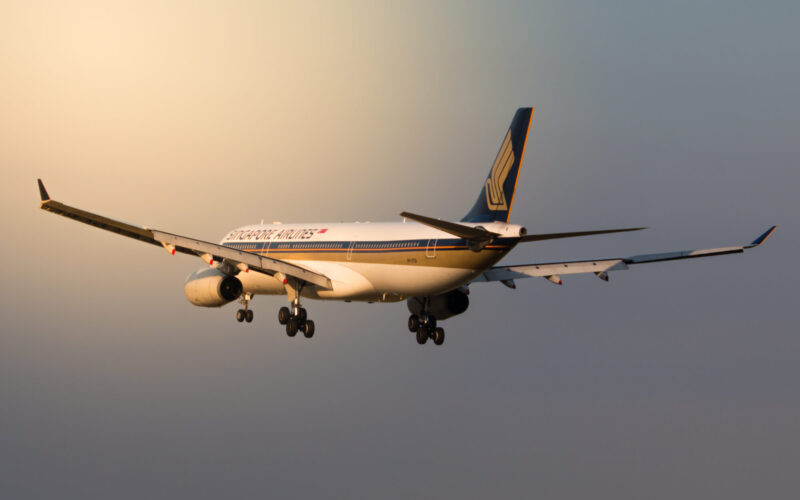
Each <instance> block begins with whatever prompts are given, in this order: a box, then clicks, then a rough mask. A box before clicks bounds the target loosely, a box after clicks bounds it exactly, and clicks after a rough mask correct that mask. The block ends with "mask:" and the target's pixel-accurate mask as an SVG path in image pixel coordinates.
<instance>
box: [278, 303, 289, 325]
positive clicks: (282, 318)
mask: <svg viewBox="0 0 800 500" xmlns="http://www.w3.org/2000/svg"><path fill="white" fill-rule="evenodd" d="M291 316H292V314H291V313H290V312H289V308H288V307H286V306H284V307H281V308H280V309H278V323H280V324H282V325H285V324H286V323H288V322H289V318H290V317H291Z"/></svg>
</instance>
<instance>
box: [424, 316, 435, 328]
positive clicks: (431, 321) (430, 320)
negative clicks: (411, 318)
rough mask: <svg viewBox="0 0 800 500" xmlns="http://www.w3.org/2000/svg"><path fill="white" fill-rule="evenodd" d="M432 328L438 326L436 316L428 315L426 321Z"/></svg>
mask: <svg viewBox="0 0 800 500" xmlns="http://www.w3.org/2000/svg"><path fill="white" fill-rule="evenodd" d="M425 324H426V325H428V327H430V329H431V330H433V329H434V328H436V316H432V315H430V314H429V315H428V318H427V321H426V322H425Z"/></svg>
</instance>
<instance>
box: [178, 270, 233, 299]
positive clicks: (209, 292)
mask: <svg viewBox="0 0 800 500" xmlns="http://www.w3.org/2000/svg"><path fill="white" fill-rule="evenodd" d="M183 292H184V293H185V294H186V298H187V299H189V302H191V303H192V304H194V305H196V306H202V307H219V306H224V305H225V304H227V303H228V302H231V301H233V300H236V299H238V298H239V296H240V295H241V294H242V282H241V281H239V279H238V278H236V277H235V276H229V275H227V274H223V273H221V272H219V271H217V270H216V269H214V268H210V267H208V268H204V269H198V270H197V271H195V272H193V273H192V274H190V275H189V277H188V278H186V284H185V285H184V287H183Z"/></svg>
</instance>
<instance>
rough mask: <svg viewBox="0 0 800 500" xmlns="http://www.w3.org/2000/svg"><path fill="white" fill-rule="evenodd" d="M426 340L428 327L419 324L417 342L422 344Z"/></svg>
mask: <svg viewBox="0 0 800 500" xmlns="http://www.w3.org/2000/svg"><path fill="white" fill-rule="evenodd" d="M427 341H428V329H427V328H426V327H425V326H421V327H420V328H419V330H417V344H420V345H422V344H424V343H425V342H427Z"/></svg>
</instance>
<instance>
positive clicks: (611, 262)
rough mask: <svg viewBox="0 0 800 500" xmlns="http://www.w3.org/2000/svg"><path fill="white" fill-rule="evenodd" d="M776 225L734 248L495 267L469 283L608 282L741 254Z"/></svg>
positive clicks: (755, 244) (772, 230)
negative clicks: (655, 265) (634, 270)
mask: <svg viewBox="0 0 800 500" xmlns="http://www.w3.org/2000/svg"><path fill="white" fill-rule="evenodd" d="M776 228H777V226H772V227H771V228H769V229H768V230H767V231H765V232H764V233H763V234H762V235H761V236H759V237H758V238H756V239H755V240H753V241H752V242H751V243H750V244H749V245H742V246H737V247H723V248H708V249H704V250H684V251H680V252H667V253H653V254H643V255H634V256H632V257H622V258H617V259H604V260H578V261H572V262H547V263H542V264H525V265H519V266H498V267H493V268H491V269H489V270H488V271H486V272H484V273H483V274H481V275H480V276H478V277H477V278H475V279H474V280H473V283H476V282H483V281H499V282H501V283H503V284H504V285H506V286H509V287H511V288H515V284H514V280H515V279H520V278H534V277H542V278H546V279H547V280H549V281H551V282H553V283H556V284H558V285H560V284H561V275H562V274H581V273H594V274H595V275H597V277H598V278H600V279H602V280H605V281H608V272H609V271H621V270H624V269H628V266H631V265H634V264H648V263H651V262H664V261H667V260H680V259H696V258H699V257H712V256H714V255H727V254H731V253H742V252H744V251H745V249H748V248H753V247H757V246H759V245H761V244H762V243H764V241H766V240H767V238H769V237H770V236H771V235H772V233H773V232H774V231H775V229H776Z"/></svg>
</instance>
